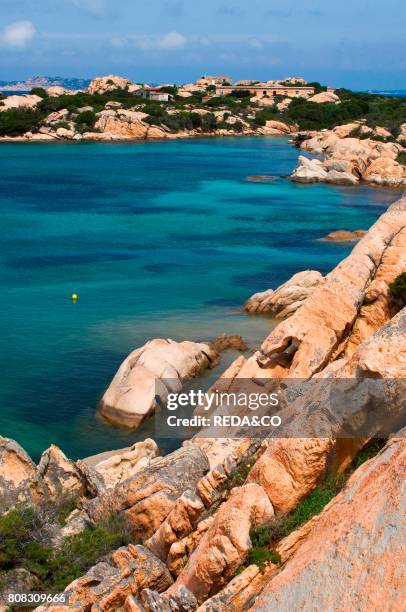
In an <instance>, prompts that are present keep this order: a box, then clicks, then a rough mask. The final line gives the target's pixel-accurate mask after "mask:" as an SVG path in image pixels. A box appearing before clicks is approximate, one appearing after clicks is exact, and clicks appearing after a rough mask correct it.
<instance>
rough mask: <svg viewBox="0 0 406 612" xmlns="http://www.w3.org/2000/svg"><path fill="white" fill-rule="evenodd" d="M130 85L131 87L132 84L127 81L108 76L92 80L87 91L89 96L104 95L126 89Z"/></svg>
mask: <svg viewBox="0 0 406 612" xmlns="http://www.w3.org/2000/svg"><path fill="white" fill-rule="evenodd" d="M130 85H132V82H131V81H130V80H129V79H126V78H124V77H120V76H114V75H113V74H109V75H108V76H104V77H97V78H96V79H93V80H92V81H91V82H90V84H89V87H88V88H87V91H88V92H89V93H90V94H97V93H98V94H104V93H107V92H108V91H114V90H115V89H127V87H130Z"/></svg>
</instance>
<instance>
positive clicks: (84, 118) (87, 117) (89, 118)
mask: <svg viewBox="0 0 406 612" xmlns="http://www.w3.org/2000/svg"><path fill="white" fill-rule="evenodd" d="M96 121H97V117H96V113H95V112H94V111H91V110H88V111H83V112H82V113H79V114H78V115H77V117H76V119H75V125H76V130H77V131H78V132H80V133H81V134H83V133H84V132H91V131H92V130H93V128H94V126H95V123H96Z"/></svg>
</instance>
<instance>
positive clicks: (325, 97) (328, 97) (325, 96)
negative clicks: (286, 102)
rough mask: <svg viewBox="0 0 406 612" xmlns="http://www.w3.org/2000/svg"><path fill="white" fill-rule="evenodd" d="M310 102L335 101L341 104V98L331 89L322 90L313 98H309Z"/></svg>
mask: <svg viewBox="0 0 406 612" xmlns="http://www.w3.org/2000/svg"><path fill="white" fill-rule="evenodd" d="M308 100H309V102H316V103H317V104H324V103H325V102H334V103H335V104H340V102H341V100H340V98H339V97H338V96H337V94H335V93H333V92H331V91H321V92H320V93H318V94H315V95H314V96H311V98H308Z"/></svg>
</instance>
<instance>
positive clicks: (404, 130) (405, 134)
mask: <svg viewBox="0 0 406 612" xmlns="http://www.w3.org/2000/svg"><path fill="white" fill-rule="evenodd" d="M397 141H398V142H400V143H402V144H403V145H406V123H402V125H401V126H400V129H399V136H398V137H397Z"/></svg>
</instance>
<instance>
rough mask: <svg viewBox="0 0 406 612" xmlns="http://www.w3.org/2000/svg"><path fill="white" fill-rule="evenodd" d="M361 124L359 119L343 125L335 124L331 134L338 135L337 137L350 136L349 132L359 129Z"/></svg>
mask: <svg viewBox="0 0 406 612" xmlns="http://www.w3.org/2000/svg"><path fill="white" fill-rule="evenodd" d="M361 126H362V122H361V121H353V122H352V123H346V124H345V125H337V126H336V127H335V128H333V130H332V131H333V134H335V135H336V136H338V138H347V137H348V136H350V134H352V133H353V132H355V131H356V130H359V129H360V127H361Z"/></svg>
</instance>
